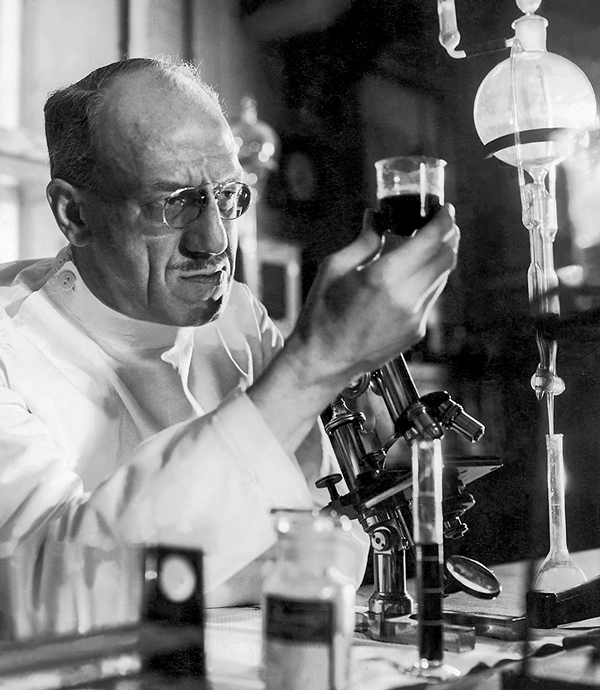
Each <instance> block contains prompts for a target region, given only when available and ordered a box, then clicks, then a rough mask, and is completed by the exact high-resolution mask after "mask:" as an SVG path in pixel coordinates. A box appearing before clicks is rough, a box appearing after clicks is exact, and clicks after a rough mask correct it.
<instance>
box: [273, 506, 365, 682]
mask: <svg viewBox="0 0 600 690" xmlns="http://www.w3.org/2000/svg"><path fill="white" fill-rule="evenodd" d="M274 517H275V527H276V529H277V532H278V537H279V554H278V558H277V560H276V562H275V564H274V566H273V569H272V570H271V572H270V573H269V574H268V575H267V577H266V579H265V582H264V585H263V601H262V605H263V654H262V657H263V658H262V674H263V679H264V682H265V689H266V690H281V689H282V688H285V690H308V688H310V690H342V689H343V688H346V687H347V686H348V683H349V669H350V647H351V645H352V636H353V632H354V616H355V613H354V604H355V597H356V589H355V585H354V581H353V579H352V575H353V574H354V573H353V570H354V567H355V552H354V550H353V547H352V545H351V538H350V535H349V534H347V532H348V531H349V530H350V529H351V527H350V521H349V520H347V519H345V518H342V519H338V518H336V517H334V516H331V515H321V514H318V513H315V512H313V511H293V510H281V511H279V510H278V511H276V512H275V514H274Z"/></svg>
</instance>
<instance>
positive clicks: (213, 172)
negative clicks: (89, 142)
mask: <svg viewBox="0 0 600 690" xmlns="http://www.w3.org/2000/svg"><path fill="white" fill-rule="evenodd" d="M96 131H97V147H98V157H99V160H100V162H101V164H102V167H103V168H108V170H109V171H110V172H111V174H113V175H115V178H116V179H115V183H116V184H118V185H119V187H121V188H128V189H129V190H131V189H135V188H136V187H144V186H148V185H151V184H152V183H153V181H154V180H155V179H173V181H174V182H178V181H179V182H181V184H182V185H185V184H192V183H196V184H198V183H199V182H200V181H201V180H200V179H198V178H202V177H204V178H206V179H219V178H221V177H223V175H225V176H227V175H230V174H232V173H233V174H235V173H236V172H237V171H238V169H239V163H238V161H237V156H236V148H235V144H234V140H233V135H232V132H231V129H230V127H229V125H228V124H227V121H226V120H225V118H224V116H223V114H222V113H221V111H220V109H219V107H218V106H217V104H216V103H214V101H213V100H212V99H211V97H210V96H209V95H208V94H207V93H206V92H204V91H203V90H202V89H201V88H200V87H199V86H198V85H196V84H193V83H192V82H189V81H188V80H184V81H183V82H182V81H181V79H179V80H174V79H170V78H167V77H165V76H163V75H160V74H155V73H153V72H150V71H148V72H139V73H133V74H128V75H124V76H122V77H121V78H119V79H117V80H116V81H115V82H114V83H113V84H112V85H111V86H110V87H109V89H108V91H107V94H106V98H105V101H104V103H103V105H102V107H101V108H100V111H99V117H98V126H97V130H96ZM197 179H198V181H197V182H196V180H197Z"/></svg>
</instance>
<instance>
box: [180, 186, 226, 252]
mask: <svg viewBox="0 0 600 690" xmlns="http://www.w3.org/2000/svg"><path fill="white" fill-rule="evenodd" d="M181 245H182V247H181V248H182V253H188V254H190V253H191V254H222V253H223V252H224V251H225V250H226V249H227V247H228V246H229V236H228V235H227V231H226V229H225V225H224V224H223V220H222V219H221V216H220V215H219V211H218V208H217V204H216V202H215V199H214V197H212V198H209V200H208V203H207V204H206V206H205V208H204V209H202V213H201V214H200V215H199V216H198V218H197V219H196V220H195V221H194V222H193V223H191V224H190V225H188V226H187V227H186V228H185V231H184V233H183V235H182V237H181Z"/></svg>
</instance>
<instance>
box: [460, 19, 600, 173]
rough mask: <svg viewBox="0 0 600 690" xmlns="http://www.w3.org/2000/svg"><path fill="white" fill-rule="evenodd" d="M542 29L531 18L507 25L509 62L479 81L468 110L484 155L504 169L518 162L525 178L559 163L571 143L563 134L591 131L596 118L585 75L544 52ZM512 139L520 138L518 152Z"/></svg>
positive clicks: (539, 21)
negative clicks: (512, 41) (510, 31)
mask: <svg viewBox="0 0 600 690" xmlns="http://www.w3.org/2000/svg"><path fill="white" fill-rule="evenodd" d="M547 24H548V21H547V20H546V19H545V18H544V17H540V16H539V15H536V14H527V15H525V16H523V17H520V18H519V19H517V20H516V21H514V22H513V28H514V30H515V41H516V44H515V45H514V46H513V51H512V54H511V57H509V58H507V59H506V60H504V61H502V62H501V63H500V64H498V65H496V67H495V68H494V69H492V71H491V72H490V73H489V74H488V75H487V76H486V77H485V79H484V80H483V82H482V83H481V85H480V87H479V89H478V91H477V95H476V96H475V103H474V108H473V115H474V120H475V128H476V129H477V133H478V135H479V138H480V139H481V141H482V142H483V143H484V144H485V145H487V146H488V147H491V150H490V153H493V155H495V156H496V157H497V158H499V159H500V160H501V161H504V162H505V163H509V164H510V165H514V166H517V165H518V164H519V162H521V163H522V166H523V168H524V169H525V170H527V171H528V172H531V171H532V170H535V169H539V168H547V167H548V166H551V165H556V164H557V163H559V162H560V161H562V160H564V158H566V157H567V156H568V155H570V153H571V148H572V147H571V144H572V143H573V142H574V137H570V136H569V134H573V135H574V134H576V133H578V132H579V131H581V130H587V129H590V128H592V127H593V126H594V122H595V117H596V98H595V96H594V90H593V88H592V85H591V84H590V82H589V80H588V78H587V77H586V75H585V74H584V73H583V71H582V70H581V69H579V67H577V66H576V65H575V64H573V63H572V62H570V61H569V60H567V59H566V58H564V57H561V56H560V55H555V54H554V53H550V52H548V51H547V50H546V27H547ZM517 42H518V43H517ZM515 134H517V135H518V136H520V144H521V145H520V146H519V151H517V147H516V146H515ZM557 134H560V136H559V137H557V136H556V135H557ZM518 157H520V159H521V160H520V161H519V159H518Z"/></svg>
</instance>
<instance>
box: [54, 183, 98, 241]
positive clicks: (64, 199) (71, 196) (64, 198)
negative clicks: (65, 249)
mask: <svg viewBox="0 0 600 690" xmlns="http://www.w3.org/2000/svg"><path fill="white" fill-rule="evenodd" d="M46 198H47V199H48V203H49V204H50V208H51V209H52V213H53V214H54V218H55V220H56V222H57V223H58V227H59V228H60V229H61V231H62V233H63V235H64V236H65V237H66V238H67V240H69V243H70V244H72V245H73V246H75V247H84V246H85V245H86V244H89V242H90V240H91V234H90V231H89V229H88V227H87V225H86V224H85V222H84V220H83V218H82V216H81V192H80V191H79V190H78V189H77V188H76V187H73V185H72V184H70V183H69V182H65V180H61V179H59V178H54V179H52V180H51V181H50V183H49V184H48V186H47V187H46Z"/></svg>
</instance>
